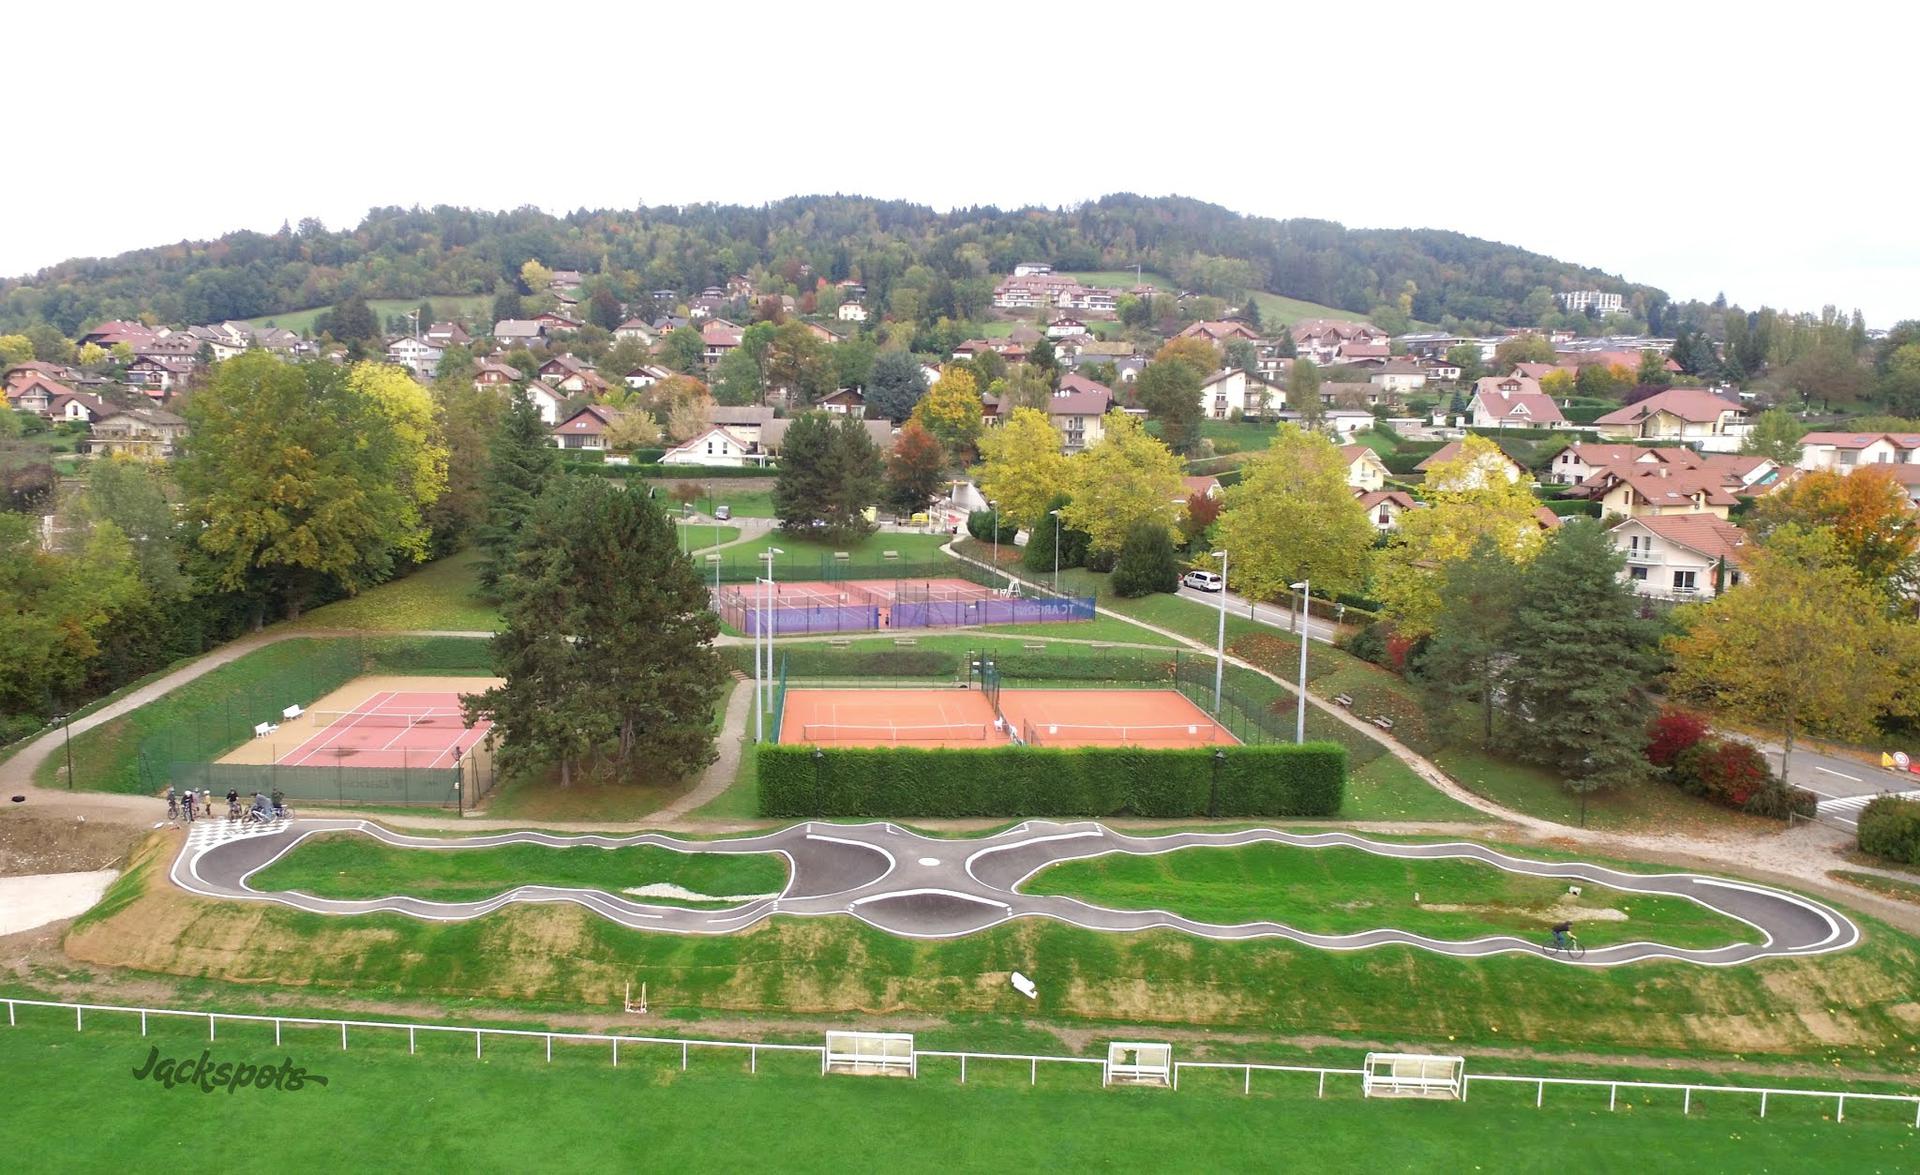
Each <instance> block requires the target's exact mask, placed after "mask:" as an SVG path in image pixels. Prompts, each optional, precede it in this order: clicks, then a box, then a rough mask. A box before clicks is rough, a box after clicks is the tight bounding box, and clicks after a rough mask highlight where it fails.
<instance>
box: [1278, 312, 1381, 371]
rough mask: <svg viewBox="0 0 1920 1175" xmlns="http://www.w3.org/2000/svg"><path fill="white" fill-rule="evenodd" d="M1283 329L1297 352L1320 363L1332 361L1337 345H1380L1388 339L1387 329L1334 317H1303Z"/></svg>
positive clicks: (1336, 352)
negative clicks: (1289, 335)
mask: <svg viewBox="0 0 1920 1175" xmlns="http://www.w3.org/2000/svg"><path fill="white" fill-rule="evenodd" d="M1287 331H1288V333H1289V334H1291V335H1292V336H1293V345H1294V347H1295V349H1296V350H1297V351H1298V353H1299V354H1300V356H1302V357H1303V358H1307V359H1311V360H1313V361H1314V362H1315V363H1321V364H1325V363H1331V362H1333V360H1334V359H1335V357H1336V356H1338V355H1339V353H1340V348H1341V347H1343V346H1346V345H1347V344H1349V343H1352V344H1358V345H1361V346H1369V345H1371V346H1381V347H1390V346H1391V343H1392V340H1391V339H1390V338H1389V337H1388V335H1387V332H1385V331H1383V330H1381V329H1380V328H1378V327H1375V326H1369V325H1368V324H1366V323H1364V322H1348V321H1347V320H1345V319H1338V318H1303V319H1301V320H1300V321H1299V322H1296V323H1294V324H1293V325H1292V326H1290V327H1288V328H1287Z"/></svg>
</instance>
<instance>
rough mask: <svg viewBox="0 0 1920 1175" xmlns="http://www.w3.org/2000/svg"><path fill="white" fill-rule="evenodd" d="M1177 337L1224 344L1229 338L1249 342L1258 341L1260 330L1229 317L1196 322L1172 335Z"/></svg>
mask: <svg viewBox="0 0 1920 1175" xmlns="http://www.w3.org/2000/svg"><path fill="white" fill-rule="evenodd" d="M1174 337H1175V338H1177V339H1205V340H1207V341H1208V342H1210V343H1220V344H1223V345H1224V344H1225V343H1226V342H1227V341H1228V340H1230V339H1245V340H1247V341H1248V342H1249V343H1252V342H1258V341H1259V339H1260V332H1259V331H1257V330H1255V329H1253V328H1252V327H1250V326H1248V325H1247V324H1246V323H1244V322H1241V321H1239V320H1238V319H1233V318H1229V319H1226V320H1225V321H1223V322H1196V323H1194V324H1193V325H1191V326H1189V327H1187V328H1186V329H1185V330H1183V331H1181V332H1180V333H1179V334H1177V335H1175V336H1174Z"/></svg>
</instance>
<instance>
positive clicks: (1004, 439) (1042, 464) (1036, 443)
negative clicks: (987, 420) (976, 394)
mask: <svg viewBox="0 0 1920 1175" xmlns="http://www.w3.org/2000/svg"><path fill="white" fill-rule="evenodd" d="M980 459H981V466H980V492H981V493H983V494H985V495H986V496H987V497H988V499H990V500H992V501H995V502H998V503H999V504H1000V513H1001V515H1002V516H1004V517H1006V518H1010V519H1012V520H1013V521H1014V522H1015V523H1016V524H1017V525H1019V526H1023V527H1025V528H1027V529H1028V530H1029V531H1031V530H1033V529H1034V528H1035V527H1037V526H1039V525H1040V522H1041V520H1042V519H1043V518H1045V517H1046V512H1047V510H1048V509H1049V505H1050V503H1052V501H1053V500H1054V499H1055V498H1056V497H1058V496H1059V495H1060V494H1061V493H1062V492H1063V491H1064V490H1065V489H1066V487H1067V459H1066V457H1064V456H1062V455H1061V452H1060V433H1059V430H1057V429H1055V428H1054V427H1053V422H1052V421H1051V420H1050V419H1048V417H1047V414H1046V413H1045V412H1042V411H1040V410H1039V409H1038V408H1016V409H1014V410H1013V413H1012V415H1010V416H1008V417H1007V420H1006V423H1005V424H1002V425H1001V426H1000V427H999V428H996V429H994V430H992V431H991V432H988V433H987V434H986V435H984V436H982V437H981V438H980Z"/></svg>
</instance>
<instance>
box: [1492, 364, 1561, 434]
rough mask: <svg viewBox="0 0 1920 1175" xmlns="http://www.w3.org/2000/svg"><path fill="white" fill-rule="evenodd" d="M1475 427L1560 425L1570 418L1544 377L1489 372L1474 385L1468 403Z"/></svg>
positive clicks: (1547, 426) (1550, 426) (1551, 426)
mask: <svg viewBox="0 0 1920 1175" xmlns="http://www.w3.org/2000/svg"><path fill="white" fill-rule="evenodd" d="M1468 408H1469V411H1471V412H1472V413H1473V427H1475V428H1559V427H1565V425H1566V423H1567V418H1566V417H1565V416H1562V415H1561V414H1560V406H1559V405H1558V404H1555V403H1554V402H1553V397H1552V396H1549V395H1547V394H1546V393H1545V392H1542V391H1541V390H1540V381H1539V380H1537V379H1529V378H1527V377H1526V376H1524V375H1489V376H1487V377H1485V378H1483V379H1480V380H1477V381H1475V382H1474V385H1473V401H1472V403H1471V404H1469V405H1468Z"/></svg>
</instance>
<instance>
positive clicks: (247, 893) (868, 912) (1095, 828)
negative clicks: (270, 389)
mask: <svg viewBox="0 0 1920 1175" xmlns="http://www.w3.org/2000/svg"><path fill="white" fill-rule="evenodd" d="M340 831H350V832H357V833H361V834H364V835H367V836H372V837H374V838H376V839H378V840H381V841H384V842H386V843H387V844H391V845H396V846H401V847H406V848H415V849H421V850H428V851H440V852H457V851H460V850H462V849H471V848H484V847H487V846H492V845H503V844H543V845H552V846H556V847H564V846H569V845H591V846H595V847H599V848H618V847H621V846H624V845H654V846H657V847H660V848H665V849H670V850H673V851H676V852H707V853H779V854H781V855H782V856H784V857H786V859H787V861H788V864H789V867H790V874H789V878H788V882H787V886H786V888H785V889H784V890H783V891H782V892H781V893H780V894H779V895H778V896H777V897H771V898H759V899H755V900H752V901H749V902H746V903H743V904H741V905H737V906H733V907H729V908H727V909H723V910H695V909H687V908H684V907H676V906H665V905H657V904H654V903H650V902H643V901H635V900H632V899H631V898H627V897H623V896H621V895H618V894H612V893H607V892H605V891H603V890H587V889H569V888H558V887H552V886H534V885H529V886H521V887H518V888H516V889H512V890H509V891H507V892H505V893H502V894H499V895H496V896H495V897H492V898H489V899H487V900H485V901H478V902H435V901H425V900H422V899H419V898H413V897H408V896H405V895H394V896H390V897H382V898H374V899H370V900H365V901H340V900H334V899H327V898H318V897H313V896H310V895H307V894H301V893H295V892H276V893H267V892H262V891H259V890H255V889H253V888H252V887H250V886H249V885H248V884H247V879H248V878H249V877H250V876H251V875H252V874H254V873H255V872H257V871H258V870H260V869H261V868H263V867H265V866H266V865H268V864H269V863H271V862H273V861H274V860H276V859H278V858H279V857H280V856H281V855H283V854H284V853H286V852H287V851H288V850H290V849H292V848H293V847H294V846H295V845H297V844H298V843H300V841H301V840H303V839H305V838H306V837H309V836H313V835H316V834H318V833H323V832H340ZM1268 841H1270V842H1277V843H1281V844H1290V845H1298V846H1301V847H1303V848H1323V847H1327V846H1333V845H1342V846H1346V847H1350V848H1356V849H1361V850H1363V851H1365V852H1370V853H1377V854H1379V855H1381V856H1388V857H1406V858H1463V857H1464V858H1470V859H1472V860H1477V861H1483V862H1485V863H1486V864H1489V865H1492V866H1494V867H1496V868H1499V869H1505V870H1507V871H1509V872H1513V873H1523V874H1528V875H1532V876H1540V877H1554V878H1564V879H1566V880H1569V881H1573V882H1587V883H1592V884H1600V885H1608V886H1611V887H1613V888H1615V889H1620V890H1625V891H1627V892H1631V893H1652V894H1664V895H1668V896H1674V897H1683V898H1687V899H1690V900H1692V901H1695V902H1699V903H1700V904H1701V905H1704V906H1707V907H1709V908H1711V909H1714V910H1717V911H1719V912H1721V913H1723V914H1725V915H1727V916H1728V917H1731V918H1736V919H1739V920H1740V921H1743V922H1746V923H1748V924H1750V925H1752V926H1754V927H1756V928H1758V929H1759V930H1760V931H1761V932H1762V934H1763V936H1764V941H1763V942H1761V943H1740V944H1730V945H1728V946H1724V947H1718V948H1714V949H1710V950H1687V949H1679V948H1674V947H1668V946H1664V945H1662V944H1659V943H1652V942H1634V943H1623V944H1619V945H1615V946H1609V947H1595V948H1593V949H1591V950H1589V951H1588V952H1587V954H1586V957H1585V958H1584V959H1583V960H1580V962H1579V963H1578V964H1575V965H1580V966H1589V967H1605V966H1612V965H1616V964H1621V963H1631V962H1635V961H1641V960H1647V959H1677V960H1681V961H1684V962H1690V963H1697V964H1701V965H1705V966H1729V965H1733V964H1737V963H1746V962H1751V961H1753V960H1755V959H1764V958H1774V957H1781V956H1790V955H1818V954H1824V953H1826V952H1829V951H1837V950H1843V949H1845V948H1847V947H1850V946H1852V945H1853V944H1854V943H1855V942H1856V941H1858V940H1859V937H1860V931H1859V929H1858V928H1857V927H1856V926H1855V925H1854V924H1853V923H1852V922H1851V921H1849V920H1848V919H1847V917H1846V916H1845V915H1843V914H1841V913H1840V912H1839V911H1837V910H1834V909H1833V908H1832V907H1830V906H1826V905H1824V904H1822V903H1819V902H1815V901H1812V900H1810V899H1807V898H1802V897H1798V896H1796V895H1793V894H1789V893H1785V892H1783V891H1780V890H1776V889H1770V888H1768V887H1765V886H1759V885H1751V884H1747V883H1744V882H1735V881H1726V880H1721V879H1718V878H1712V877H1706V876H1702V875H1699V874H1693V873H1662V874H1639V873H1619V872H1616V871H1614V870H1611V869H1606V868H1603V867H1601V866H1597V865H1588V864H1584V863H1580V862H1543V861H1530V860H1527V859H1524V858H1520V857H1513V856H1508V855H1506V854H1504V853H1499V852H1496V851H1494V850H1492V849H1489V848H1486V847H1484V846H1482V845H1477V844H1472V843H1469V842H1464V841H1463V842H1453V843H1445V844H1398V843H1391V842H1384V841H1374V840H1369V839H1367V838H1365V837H1360V836H1355V835H1352V834H1350V833H1344V832H1325V833H1315V834H1310V835H1302V834H1297V833H1287V832H1279V831H1275V830H1272V829H1248V830H1243V831H1238V832H1224V833H1177V834H1173V835H1168V836H1128V835H1125V834H1122V833H1118V832H1115V831H1113V830H1111V829H1109V828H1106V827H1104V826H1102V825H1100V824H1097V823H1093V822H1080V823H1072V824H1054V823H1048V822H1041V821H1033V822H1028V823H1025V824H1021V825H1019V826H1018V827H1016V828H1012V829H1009V830H1007V831H1005V832H1002V833H999V834H997V835H995V836H991V837H986V838H982V839H979V840H942V839H939V838H935V837H927V836H922V835H919V834H917V833H913V832H908V831H906V830H905V829H902V828H899V827H898V826H896V825H892V824H885V823H874V824H858V825H842V824H816V823H807V824H795V825H791V826H789V827H787V828H783V829H781V830H779V831H777V832H771V833H767V834H765V835H761V836H750V837H738V838H733V839H728V840H713V841H682V840H677V839H675V838H673V837H668V836H662V835H660V834H658V833H641V834H638V835H633V836H601V835H583V836H560V835H555V834H552V833H543V832H507V833H500V834H496V835H489V836H471V837H458V838H445V837H421V836H408V835H406V834H403V833H398V832H394V831H391V830H389V829H386V828H383V827H380V826H378V825H374V824H369V823H367V822H365V821H360V820H306V819H302V820H296V821H292V822H290V823H284V824H281V825H276V826H270V827H267V828H264V829H259V830H253V829H248V828H246V827H244V826H240V827H234V826H229V825H226V824H225V823H224V822H219V823H214V822H209V823H207V824H203V825H199V826H196V827H195V828H194V829H193V830H192V831H191V832H190V833H189V835H188V839H187V843H186V845H185V847H184V848H183V849H182V851H181V853H180V855H179V857H177V858H176V859H175V861H174V864H173V869H172V878H173V881H174V883H175V884H177V885H179V886H180V887H181V888H183V889H185V890H188V891H189V892H192V893H196V894H200V895H203V896H206V897H214V898H229V899H242V900H253V901H270V902H277V903H279V904H282V905H286V906H292V907H294V908H296V909H301V910H307V911H311V912H314V913H320V914H337V915H350V914H361V913H369V912H373V911H387V912H392V913H400V914H406V915H409V916H410V917H415V918H423V919H429V920H433V921H461V920H465V919H469V918H477V917H480V916H482V915H484V914H487V913H490V912H492V911H494V910H497V909H499V908H501V907H502V906H505V905H507V904H508V903H511V902H535V903H540V902H572V903H574V904H576V905H580V906H584V907H586V908H587V909H590V910H592V911H594V912H595V913H598V914H600V915H602V916H603V917H606V918H609V919H611V920H613V921H615V922H618V923H620V924H621V925H622V926H626V927H629V928H632V929H636V930H658V931H666V932H669V933H677V934H728V933H733V932H736V931H739V930H744V929H746V928H747V927H749V926H752V925H754V924H755V923H757V922H759V921H761V920H763V919H765V918H768V917H771V916H772V915H774V914H791V915H823V914H851V915H853V916H854V917H856V918H858V919H860V920H861V921H863V922H866V923H868V924H869V925H871V926H875V927H877V928H879V929H881V930H884V931H887V932H888V933H890V934H896V935H900V936H902V937H906V938H952V937H957V936H960V935H965V934H971V933H974V932H976V931H980V930H985V929H987V928H989V927H992V926H997V925H999V924H1001V923H1003V922H1007V921H1010V920H1011V919H1014V918H1024V917H1041V918H1054V919H1058V920H1059V921H1062V922H1067V923H1070V924H1072V925H1075V926H1081V927H1085V928H1087V929H1092V930H1105V931H1114V932H1120V931H1134V930H1148V929H1153V928H1160V927H1164V928H1171V929H1175V930H1181V931H1184V932H1186V933H1188V934H1194V935H1199V936H1202V937H1206V938H1214V939H1224V940H1237V939H1253V938H1284V939H1289V940H1292V941H1294V942H1299V943H1304V944H1306V945H1309V946H1314V947H1320V948H1322V949H1325V950H1361V949H1365V948H1367V947H1375V946H1388V945H1406V946H1414V947H1419V948H1421V949H1423V950H1429V951H1433V952H1435V953H1437V954H1443V955H1451V956H1454V957H1457V958H1480V957H1485V956H1488V955H1498V954H1532V955H1544V954H1545V952H1544V951H1543V949H1542V948H1541V946H1540V944H1539V942H1538V940H1537V938H1534V937H1524V938H1523V937H1512V936H1489V937H1486V938H1478V939H1472V940H1469V941H1448V940H1442V939H1435V938H1429V937H1426V936H1424V935H1418V934H1410V933H1408V932H1406V931H1402V930H1394V929H1390V928H1382V929H1378V930H1368V931H1361V932H1358V933H1354V934H1309V933H1307V932H1305V931H1301V930H1296V929H1294V928H1292V927H1289V926H1285V925H1282V924H1280V923H1276V922H1250V923H1243V924H1239V925H1232V926H1223V925H1217V924H1213V923H1207V922H1200V921H1196V920H1194V919H1191V918H1185V917H1182V916H1181V915H1178V914H1174V913H1170V912H1168V911H1165V910H1111V909H1107V908H1105V907H1101V906H1095V905H1092V904H1090V903H1087V902H1083V901H1079V900H1077V899H1074V898H1067V897H1057V896H1048V895H1038V894H1026V893H1022V892H1020V890H1019V886H1020V884H1021V883H1022V882H1024V881H1025V880H1026V879H1027V878H1029V877H1031V876H1032V875H1033V874H1034V873H1036V872H1037V871H1039V870H1040V869H1043V868H1045V867H1046V866H1048V865H1050V864H1053V863H1055V862H1057V861H1066V860H1073V859H1076V858H1082V857H1094V856H1100V855H1103V854H1106V853H1113V852H1125V853H1137V854H1143V855H1151V854H1155V853H1164V852H1170V851H1172V850H1174V849H1181V848H1193V847H1200V846H1209V845H1211V846H1226V845H1246V844H1255V843H1259V842H1268ZM1540 937H1544V928H1542V929H1541V934H1540ZM1555 961H1559V962H1569V960H1566V959H1564V958H1558V957H1556V959H1555Z"/></svg>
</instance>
